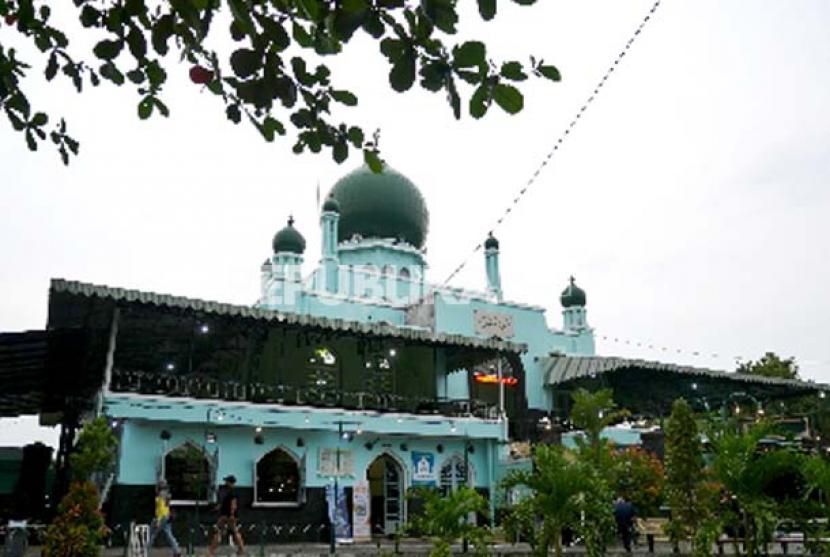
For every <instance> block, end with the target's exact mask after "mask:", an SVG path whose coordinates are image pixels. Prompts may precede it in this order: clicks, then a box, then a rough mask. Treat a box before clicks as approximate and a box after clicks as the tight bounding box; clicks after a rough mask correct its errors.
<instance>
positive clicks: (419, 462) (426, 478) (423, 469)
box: [412, 451, 436, 485]
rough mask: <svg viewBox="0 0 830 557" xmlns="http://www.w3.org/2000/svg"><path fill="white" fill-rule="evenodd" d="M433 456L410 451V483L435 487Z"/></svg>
mask: <svg viewBox="0 0 830 557" xmlns="http://www.w3.org/2000/svg"><path fill="white" fill-rule="evenodd" d="M435 480H436V478H435V455H434V454H432V453H422V452H419V451H412V483H413V484H415V485H435Z"/></svg>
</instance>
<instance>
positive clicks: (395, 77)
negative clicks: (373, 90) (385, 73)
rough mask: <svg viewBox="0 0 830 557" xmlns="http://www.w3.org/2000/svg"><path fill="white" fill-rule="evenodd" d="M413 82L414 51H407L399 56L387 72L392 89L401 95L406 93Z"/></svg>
mask: <svg viewBox="0 0 830 557" xmlns="http://www.w3.org/2000/svg"><path fill="white" fill-rule="evenodd" d="M414 82H415V51H413V50H409V51H407V52H406V53H405V54H404V55H403V56H401V57H400V58H399V59H398V61H397V62H395V64H394V65H393V66H392V70H391V71H390V72H389V83H390V85H392V89H394V90H395V91H397V92H399V93H402V92H404V91H408V90H409V89H410V88H411V87H412V84H413V83H414Z"/></svg>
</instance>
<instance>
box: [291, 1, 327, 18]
mask: <svg viewBox="0 0 830 557" xmlns="http://www.w3.org/2000/svg"><path fill="white" fill-rule="evenodd" d="M296 2H297V6H298V7H299V8H300V12H301V13H302V14H303V15H304V16H305V18H306V19H310V20H311V21H319V19H320V12H321V11H322V10H321V9H320V2H319V0H296Z"/></svg>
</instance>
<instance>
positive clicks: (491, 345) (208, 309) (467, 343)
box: [50, 279, 527, 353]
mask: <svg viewBox="0 0 830 557" xmlns="http://www.w3.org/2000/svg"><path fill="white" fill-rule="evenodd" d="M50 290H51V292H58V293H69V294H75V295H83V296H87V297H97V298H101V299H106V300H112V301H115V302H126V303H135V304H146V305H155V306H158V307H163V308H175V309H182V310H190V311H199V312H204V313H210V314H215V315H221V316H229V317H238V318H247V319H257V320H263V321H271V322H276V323H280V324H286V325H299V326H308V327H316V328H320V329H325V330H331V331H344V332H350V333H357V334H367V335H374V336H380V337H393V338H402V339H406V340H414V341H419V342H424V343H428V344H439V345H446V346H463V347H469V348H477V349H482V350H495V351H499V352H514V353H522V352H526V351H527V345H526V344H523V343H515V342H510V341H503V340H497V339H481V338H477V337H470V336H465V335H456V334H445V333H433V332H431V331H423V330H418V329H409V328H402V327H397V326H395V325H391V324H385V323H361V322H359V321H348V320H345V319H329V318H326V317H312V316H309V315H302V314H296V313H289V312H282V311H276V310H270V309H263V308H257V307H253V306H243V305H236V304H227V303H222V302H214V301H209V300H200V299H198V298H187V297H184V296H173V295H170V294H158V293H155V292H144V291H140V290H130V289H126V288H113V287H109V286H100V285H95V284H89V283H85V282H78V281H69V280H64V279H52V282H51V287H50Z"/></svg>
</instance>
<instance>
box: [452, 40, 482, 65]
mask: <svg viewBox="0 0 830 557" xmlns="http://www.w3.org/2000/svg"><path fill="white" fill-rule="evenodd" d="M452 57H453V61H452V62H453V66H455V67H456V68H469V67H470V66H480V65H482V64H486V57H487V47H486V46H484V43H482V42H480V41H467V42H465V43H463V44H461V45H458V46H456V47H455V48H453V49H452Z"/></svg>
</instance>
